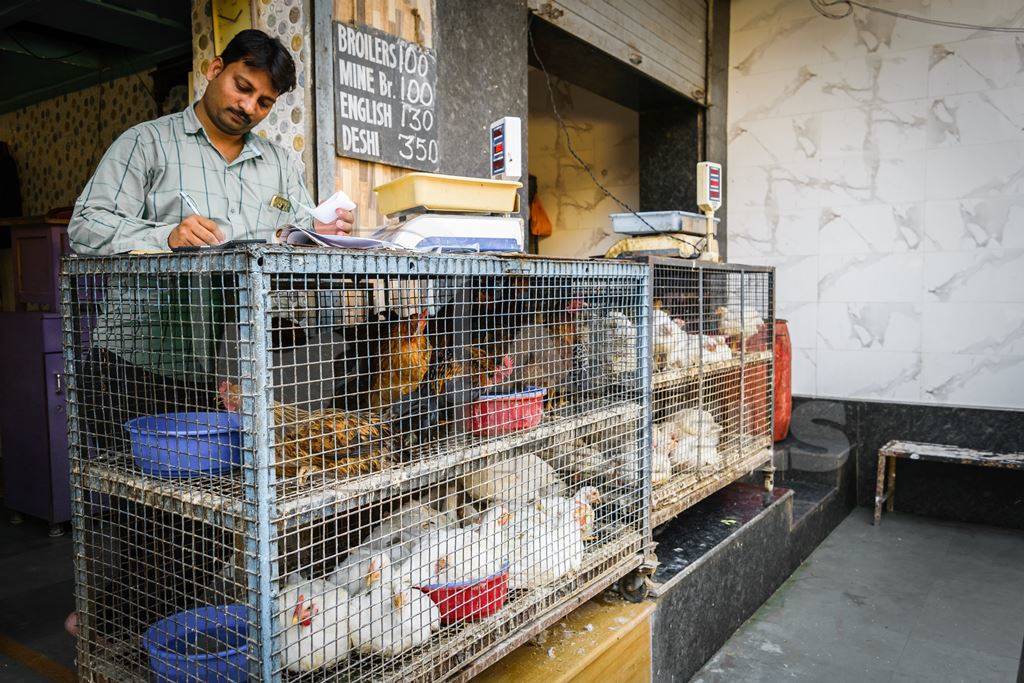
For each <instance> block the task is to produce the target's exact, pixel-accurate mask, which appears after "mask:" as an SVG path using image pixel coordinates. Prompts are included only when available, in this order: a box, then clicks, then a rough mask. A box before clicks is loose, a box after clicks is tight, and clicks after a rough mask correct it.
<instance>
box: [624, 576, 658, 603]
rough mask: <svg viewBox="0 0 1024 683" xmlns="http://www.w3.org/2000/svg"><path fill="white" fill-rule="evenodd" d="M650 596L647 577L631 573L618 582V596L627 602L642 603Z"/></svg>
mask: <svg viewBox="0 0 1024 683" xmlns="http://www.w3.org/2000/svg"><path fill="white" fill-rule="evenodd" d="M650 594H651V588H650V586H649V585H648V581H647V577H646V576H644V575H643V574H641V573H639V572H632V573H630V574H629V575H627V576H624V577H622V578H621V579H620V580H619V595H621V596H622V599H623V600H626V601H627V602H643V601H644V600H646V599H647V597H648V596H649V595H650Z"/></svg>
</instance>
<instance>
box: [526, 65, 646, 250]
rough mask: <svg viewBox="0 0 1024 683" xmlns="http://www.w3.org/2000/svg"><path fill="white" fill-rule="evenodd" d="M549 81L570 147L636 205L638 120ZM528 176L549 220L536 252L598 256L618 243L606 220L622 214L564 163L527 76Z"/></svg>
mask: <svg viewBox="0 0 1024 683" xmlns="http://www.w3.org/2000/svg"><path fill="white" fill-rule="evenodd" d="M551 78H552V89H553V90H554V92H555V98H556V102H555V104H556V106H557V107H558V112H559V113H560V114H561V115H562V118H563V119H564V120H565V123H566V128H567V129H568V131H569V135H571V136H572V142H573V147H574V148H575V149H576V151H577V153H579V155H580V156H581V157H582V158H583V160H584V161H586V162H587V164H588V165H589V166H590V167H591V169H592V170H593V171H594V174H595V175H596V176H597V177H598V179H600V180H601V182H602V183H603V184H604V185H605V186H606V187H607V188H608V189H609V190H610V191H611V192H612V193H613V194H615V196H617V197H619V198H620V199H621V200H622V201H624V202H626V203H627V204H628V205H630V206H632V207H636V206H637V205H638V204H639V201H640V170H639V163H640V162H639V159H640V147H639V138H638V129H639V116H638V114H637V113H636V112H635V111H632V110H630V109H627V108H625V107H622V106H620V105H618V104H616V103H614V102H612V101H611V100H606V99H604V98H603V97H600V96H598V95H595V94H594V93H592V92H589V91H587V90H584V89H583V88H579V87H577V86H575V85H572V84H571V83H569V82H567V81H563V80H560V79H557V78H555V77H554V76H552V77H551ZM529 106H530V135H529V146H530V148H529V159H530V173H532V174H533V175H535V176H537V192H538V195H539V196H540V201H541V203H542V204H543V205H544V210H545V211H547V213H548V216H549V217H550V218H551V223H552V226H553V230H552V234H551V236H550V237H541V238H540V240H539V242H538V250H539V252H540V253H541V254H543V255H549V256H594V255H601V254H604V253H605V252H606V251H607V250H608V249H609V248H610V247H611V246H612V245H613V244H615V243H616V242H618V241H619V240H620V239H621V236H619V235H616V234H615V233H613V232H612V227H611V219H610V218H609V217H608V214H611V213H616V212H619V211H622V209H621V208H619V206H618V205H617V204H616V203H615V202H614V201H613V200H612V199H611V198H610V197H608V196H606V195H605V194H604V192H602V191H601V190H600V189H599V188H598V187H597V186H596V185H594V181H593V180H591V179H590V176H589V175H587V172H586V171H585V170H584V169H583V167H582V166H581V165H580V164H579V162H577V161H576V160H575V159H573V158H572V155H571V154H570V153H569V148H568V145H567V144H566V139H565V134H564V133H563V132H562V131H561V129H560V128H559V126H558V123H557V121H556V120H555V117H554V114H553V113H552V109H551V98H550V96H549V94H548V90H547V87H546V86H545V84H544V74H543V73H541V72H540V71H538V70H536V69H530V72H529Z"/></svg>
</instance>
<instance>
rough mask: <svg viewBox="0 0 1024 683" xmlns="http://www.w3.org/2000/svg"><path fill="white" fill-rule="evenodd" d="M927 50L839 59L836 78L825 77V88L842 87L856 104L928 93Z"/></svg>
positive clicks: (870, 103)
mask: <svg viewBox="0 0 1024 683" xmlns="http://www.w3.org/2000/svg"><path fill="white" fill-rule="evenodd" d="M930 53H931V50H930V49H928V48H919V49H914V50H906V51H904V52H891V53H886V54H871V55H868V56H867V57H865V58H859V59H851V60H848V61H846V62H843V68H842V72H841V76H840V78H839V79H838V80H837V81H835V82H829V81H828V80H826V81H825V86H824V88H825V90H826V92H828V91H842V92H844V93H845V94H846V95H847V96H848V97H849V98H850V100H851V101H852V102H854V103H857V104H868V105H878V104H880V103H885V102H901V101H905V100H916V99H922V98H924V97H927V96H928V63H929V56H930Z"/></svg>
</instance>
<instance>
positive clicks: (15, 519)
mask: <svg viewBox="0 0 1024 683" xmlns="http://www.w3.org/2000/svg"><path fill="white" fill-rule="evenodd" d="M9 521H10V523H11V526H18V525H19V524H21V523H22V522H24V521H25V518H24V517H22V516H21V513H20V512H12V513H11V516H10V520H9Z"/></svg>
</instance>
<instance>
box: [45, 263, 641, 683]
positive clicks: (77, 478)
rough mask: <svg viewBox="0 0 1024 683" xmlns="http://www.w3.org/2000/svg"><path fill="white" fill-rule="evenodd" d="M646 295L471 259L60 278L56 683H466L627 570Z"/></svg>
mask: <svg viewBox="0 0 1024 683" xmlns="http://www.w3.org/2000/svg"><path fill="white" fill-rule="evenodd" d="M650 285H651V280H650V271H649V269H648V268H646V267H644V266H642V265H640V264H631V263H623V262H596V261H570V260H557V261H554V260H545V259H536V258H527V257H493V256H483V255H473V256H462V255H426V254H406V253H401V254H399V253H395V252H383V253H380V252H346V251H340V250H339V251H334V250H319V249H302V250H294V249H290V248H284V247H272V246H247V247H241V248H237V249H234V250H225V251H211V252H202V253H179V254H168V255H151V256H117V257H102V258H82V257H71V258H69V259H66V260H65V261H64V264H63V271H62V303H63V312H64V341H65V356H66V369H67V374H68V382H67V387H68V398H69V401H68V413H69V415H68V417H69V424H70V451H71V452H70V455H71V461H72V490H73V531H74V542H75V551H76V552H75V561H76V601H77V608H78V612H79V624H80V637H79V644H78V665H79V673H80V676H81V678H82V679H83V680H117V681H129V680H151V679H155V680H161V681H163V680H169V681H170V680H173V681H207V680H218V681H221V680H224V681H235V680H264V681H276V680H308V681H326V680H397V679H402V680H439V679H447V678H453V677H463V678H465V677H468V676H470V675H472V674H473V673H475V672H478V671H480V670H482V669H483V668H484V667H485V666H487V665H488V664H489V663H491V662H493V661H494V660H496V659H497V658H498V657H500V656H501V655H502V654H504V653H505V652H508V651H509V650H511V649H512V648H513V647H515V646H516V645H518V644H520V643H522V642H524V641H525V640H526V639H527V638H528V637H529V636H530V635H531V634H533V633H535V632H537V631H538V630H539V629H541V628H543V627H544V626H545V625H547V624H550V623H551V622H552V621H553V620H555V619H557V618H559V617H560V616H561V615H562V614H564V613H565V612H567V611H568V610H569V609H571V608H572V607H574V606H575V605H577V604H578V603H579V601H581V600H583V599H586V598H588V597H590V596H592V595H594V594H596V593H597V592H598V591H600V590H602V589H604V588H606V587H608V586H609V585H611V584H612V583H613V582H614V581H615V580H616V579H618V578H619V577H622V576H624V575H626V574H627V573H629V572H632V571H634V570H639V569H645V568H647V567H645V564H644V563H645V557H646V552H647V551H648V550H649V547H650V534H651V531H650V507H649V502H650V477H649V475H648V473H649V471H650V462H649V453H650V450H649V448H648V444H649V439H650V431H649V430H650V391H649V385H648V383H649V377H650V368H649V367H648V362H649V361H648V359H649V358H650V357H651V354H650V352H649V350H648V348H647V343H648V336H647V335H646V334H643V333H642V331H643V330H646V329H648V326H649V320H648V315H649V308H648V302H649V300H650Z"/></svg>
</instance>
